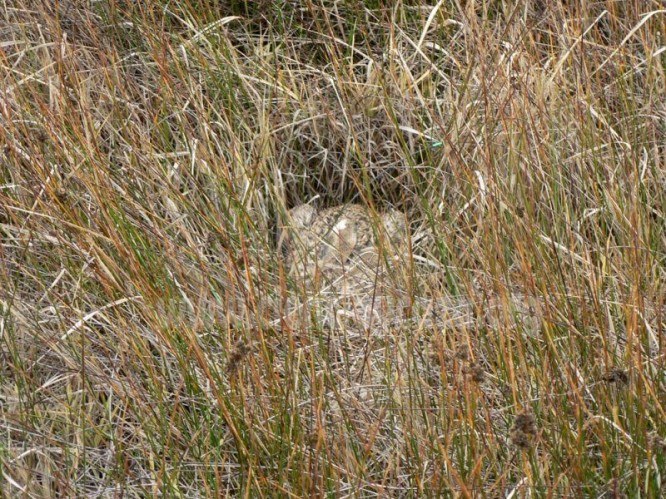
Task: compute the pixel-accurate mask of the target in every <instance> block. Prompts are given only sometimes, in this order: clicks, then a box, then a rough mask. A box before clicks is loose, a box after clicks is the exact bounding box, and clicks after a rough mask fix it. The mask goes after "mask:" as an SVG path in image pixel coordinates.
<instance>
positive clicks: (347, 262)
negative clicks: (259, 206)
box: [281, 204, 407, 280]
mask: <svg viewBox="0 0 666 499" xmlns="http://www.w3.org/2000/svg"><path fill="white" fill-rule="evenodd" d="M287 218H288V221H287V224H286V225H285V227H284V229H285V230H284V233H283V235H282V236H281V240H282V242H283V244H284V250H285V256H286V262H287V267H288V270H289V274H290V275H291V276H293V277H300V278H303V279H306V280H313V279H316V278H320V277H324V278H325V279H329V280H330V279H335V278H338V277H341V276H343V275H344V276H346V277H350V278H351V279H356V280H363V279H365V278H372V277H373V276H374V275H376V273H377V271H378V269H379V267H380V266H381V265H380V264H381V260H380V258H379V255H380V254H381V252H380V249H387V250H389V249H390V250H391V251H398V250H399V248H400V247H402V246H404V245H405V242H406V240H407V225H406V222H405V216H404V214H402V213H401V212H399V211H397V210H389V211H387V212H384V213H379V214H377V215H375V216H373V214H372V212H371V211H370V210H368V209H367V208H365V207H364V206H361V205H358V204H344V205H340V206H335V207H333V208H328V209H325V210H322V211H317V209H316V208H314V207H313V206H312V205H309V204H302V205H299V206H296V207H295V208H292V209H291V210H289V211H288V212H287Z"/></svg>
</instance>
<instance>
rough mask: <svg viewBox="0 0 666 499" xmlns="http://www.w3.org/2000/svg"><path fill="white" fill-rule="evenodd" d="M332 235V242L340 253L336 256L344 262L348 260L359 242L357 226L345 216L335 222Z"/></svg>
mask: <svg viewBox="0 0 666 499" xmlns="http://www.w3.org/2000/svg"><path fill="white" fill-rule="evenodd" d="M331 235H332V236H333V237H332V238H331V242H332V244H333V246H334V247H335V250H336V252H337V253H338V254H337V255H336V256H337V257H339V258H340V260H341V261H342V262H344V261H346V260H347V258H349V256H350V255H351V254H352V252H353V251H354V248H355V247H356V244H357V243H358V230H357V227H356V226H355V225H354V224H353V223H352V222H351V221H350V220H349V219H348V218H344V217H343V218H342V219H341V220H339V221H338V223H336V224H335V226H334V227H333V229H332V230H331Z"/></svg>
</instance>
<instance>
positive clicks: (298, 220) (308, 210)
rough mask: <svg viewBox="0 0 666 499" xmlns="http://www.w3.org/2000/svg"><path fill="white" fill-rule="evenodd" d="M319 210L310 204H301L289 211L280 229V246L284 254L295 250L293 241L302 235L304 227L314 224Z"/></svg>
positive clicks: (286, 254)
mask: <svg viewBox="0 0 666 499" xmlns="http://www.w3.org/2000/svg"><path fill="white" fill-rule="evenodd" d="M316 214H317V210H316V209H315V208H314V207H313V206H311V205H309V204H301V205H299V206H296V207H295V208H292V209H291V210H288V211H287V214H286V217H285V218H286V220H284V221H283V223H282V224H281V226H280V227H279V230H278V248H279V250H280V251H281V252H282V254H283V255H284V256H289V253H290V252H293V251H295V248H294V247H293V246H294V245H293V241H294V240H295V239H296V240H298V238H299V237H300V236H301V235H302V234H299V232H302V231H303V230H304V229H307V228H309V227H310V226H312V224H313V223H314V220H315V216H316Z"/></svg>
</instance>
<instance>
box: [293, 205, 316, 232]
mask: <svg viewBox="0 0 666 499" xmlns="http://www.w3.org/2000/svg"><path fill="white" fill-rule="evenodd" d="M316 214H317V210H316V209H315V208H314V206H312V205H310V204H301V205H298V206H296V207H295V208H292V209H291V210H289V211H288V212H287V215H288V218H289V221H288V223H289V224H290V227H291V228H292V229H294V230H298V229H305V228H307V227H310V226H311V225H312V224H313V223H314V220H315V215H316Z"/></svg>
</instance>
